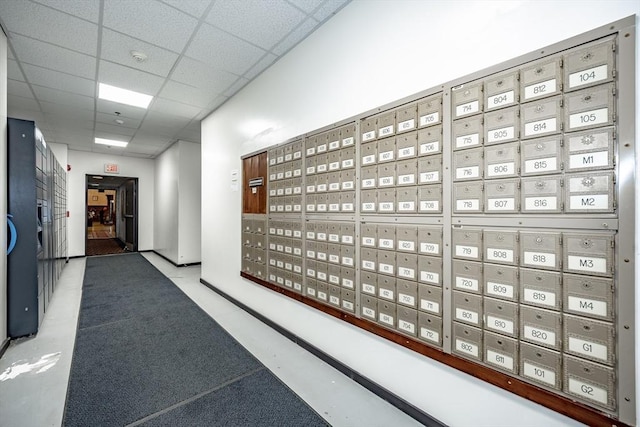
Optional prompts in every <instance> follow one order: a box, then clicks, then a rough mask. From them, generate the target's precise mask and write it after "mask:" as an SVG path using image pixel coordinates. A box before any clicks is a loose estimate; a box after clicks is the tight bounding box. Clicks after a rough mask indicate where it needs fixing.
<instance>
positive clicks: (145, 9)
mask: <svg viewBox="0 0 640 427" xmlns="http://www.w3.org/2000/svg"><path fill="white" fill-rule="evenodd" d="M103 23H104V26H105V27H108V28H112V29H114V30H116V31H119V32H121V33H125V34H128V35H130V36H132V37H135V38H138V39H141V40H144V41H146V42H148V43H152V44H155V45H156V46H163V47H165V48H166V49H169V50H172V51H174V52H182V50H183V49H184V47H185V45H186V44H187V42H188V41H189V38H190V37H191V35H192V33H193V31H194V29H195V28H196V25H197V23H198V21H197V20H196V19H194V18H193V17H191V16H189V15H187V14H185V13H183V12H180V11H178V10H176V9H174V8H172V7H170V6H168V5H166V4H163V3H159V2H157V1H153V0H136V1H130V0H112V1H109V2H105V3H104V17H103Z"/></svg>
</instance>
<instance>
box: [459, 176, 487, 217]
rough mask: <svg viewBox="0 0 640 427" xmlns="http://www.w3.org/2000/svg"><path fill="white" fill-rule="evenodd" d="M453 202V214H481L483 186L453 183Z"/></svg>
mask: <svg viewBox="0 0 640 427" xmlns="http://www.w3.org/2000/svg"><path fill="white" fill-rule="evenodd" d="M453 200H454V204H453V212H454V213H458V214H465V213H482V211H483V209H484V186H483V184H482V182H456V183H454V184H453Z"/></svg>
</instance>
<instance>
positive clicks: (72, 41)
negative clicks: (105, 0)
mask: <svg viewBox="0 0 640 427" xmlns="http://www.w3.org/2000/svg"><path fill="white" fill-rule="evenodd" d="M0 16H1V17H2V21H3V23H4V24H5V25H6V29H7V30H9V31H10V32H14V33H18V34H22V35H24V36H28V37H31V38H34V39H39V40H44V41H46V42H48V43H51V44H55V45H58V46H62V47H66V48H68V49H71V50H75V51H78V52H83V53H86V54H89V55H94V56H95V55H96V52H97V46H98V26H97V25H96V24H92V23H90V22H87V21H85V20H83V19H79V18H76V17H73V16H70V15H67V14H66V13H62V12H59V11H57V10H54V9H50V8H48V7H42V6H41V5H39V4H37V3H32V2H27V1H2V2H0ZM67 28H72V29H73V31H64V30H61V29H67ZM10 37H11V35H10Z"/></svg>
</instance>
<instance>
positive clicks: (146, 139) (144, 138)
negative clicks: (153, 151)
mask: <svg viewBox="0 0 640 427" xmlns="http://www.w3.org/2000/svg"><path fill="white" fill-rule="evenodd" d="M171 141H172V139H171V138H168V137H159V136H155V135H149V134H136V136H134V137H133V139H132V140H131V144H136V145H138V144H140V145H149V146H152V147H156V148H157V147H164V146H165V145H167V144H169V143H170V142H171Z"/></svg>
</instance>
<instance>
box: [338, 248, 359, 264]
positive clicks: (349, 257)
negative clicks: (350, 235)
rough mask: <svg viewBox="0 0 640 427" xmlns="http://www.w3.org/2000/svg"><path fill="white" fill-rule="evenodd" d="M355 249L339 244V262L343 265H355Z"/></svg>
mask: <svg viewBox="0 0 640 427" xmlns="http://www.w3.org/2000/svg"><path fill="white" fill-rule="evenodd" d="M355 259H356V249H355V247H353V246H349V245H340V263H341V264H342V265H343V266H344V267H351V268H353V267H355V264H356V262H355Z"/></svg>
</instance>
